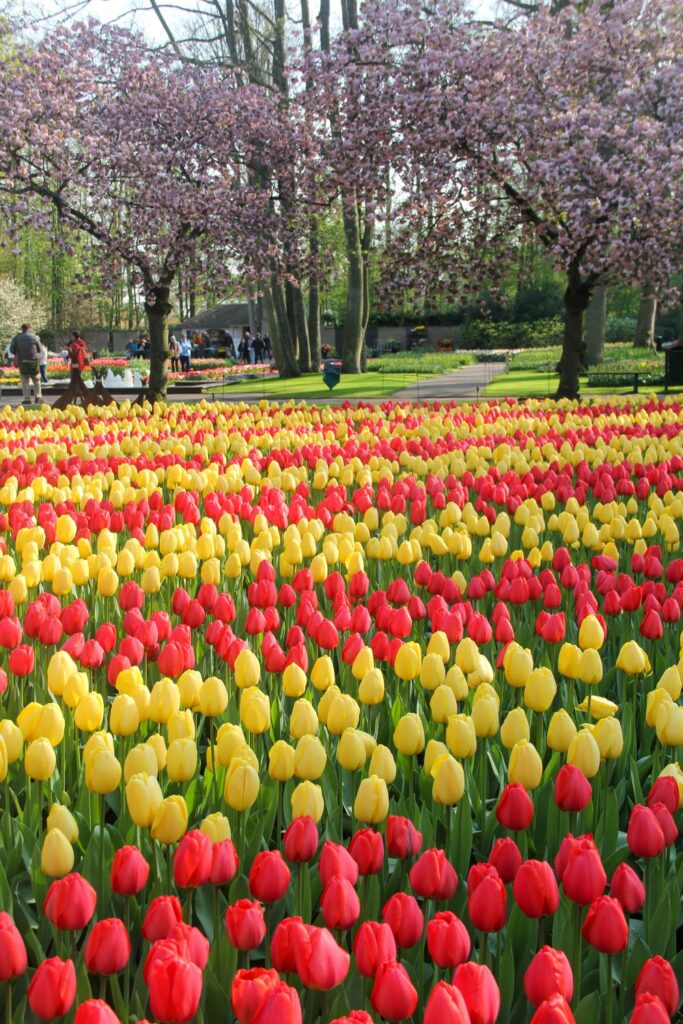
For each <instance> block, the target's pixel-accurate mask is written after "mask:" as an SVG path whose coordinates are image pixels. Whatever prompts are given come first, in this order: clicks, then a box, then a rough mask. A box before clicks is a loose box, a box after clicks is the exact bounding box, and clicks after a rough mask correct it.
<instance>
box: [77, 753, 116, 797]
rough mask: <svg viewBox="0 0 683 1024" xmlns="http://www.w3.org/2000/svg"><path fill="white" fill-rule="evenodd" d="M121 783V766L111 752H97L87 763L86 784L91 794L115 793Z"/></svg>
mask: <svg viewBox="0 0 683 1024" xmlns="http://www.w3.org/2000/svg"><path fill="white" fill-rule="evenodd" d="M120 781H121V765H120V763H119V762H118V760H117V759H116V755H115V754H114V753H112V751H111V750H97V751H95V753H94V754H93V755H92V757H90V758H88V760H87V761H86V762H85V784H86V786H87V787H88V789H89V790H90V792H91V793H98V794H99V795H100V796H105V795H106V794H107V793H113V791H114V790H115V789H116V787H117V786H118V784H119V782H120Z"/></svg>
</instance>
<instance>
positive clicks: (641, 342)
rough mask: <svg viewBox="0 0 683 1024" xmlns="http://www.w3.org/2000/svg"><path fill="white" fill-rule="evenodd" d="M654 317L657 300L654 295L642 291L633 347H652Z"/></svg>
mask: <svg viewBox="0 0 683 1024" xmlns="http://www.w3.org/2000/svg"><path fill="white" fill-rule="evenodd" d="M656 318H657V300H656V298H655V297H654V295H650V294H648V293H647V292H646V291H643V293H642V294H641V296H640V306H639V307H638V320H637V322H636V338H635V342H634V347H635V348H654V344H655V320H656Z"/></svg>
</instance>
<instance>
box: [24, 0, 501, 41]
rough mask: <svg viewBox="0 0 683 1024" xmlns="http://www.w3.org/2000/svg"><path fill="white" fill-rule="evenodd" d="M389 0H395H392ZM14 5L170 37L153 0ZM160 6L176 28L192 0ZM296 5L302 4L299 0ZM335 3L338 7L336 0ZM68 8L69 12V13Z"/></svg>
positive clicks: (487, 2) (28, 0) (489, 0)
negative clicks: (87, 18) (153, 6)
mask: <svg viewBox="0 0 683 1024" xmlns="http://www.w3.org/2000/svg"><path fill="white" fill-rule="evenodd" d="M387 2H388V3H391V0H387ZM167 5H168V6H167ZM11 6H12V7H13V8H14V9H15V10H17V11H19V12H21V13H22V14H23V16H24V17H25V18H26V19H27V20H31V19H32V18H33V16H34V15H35V14H36V12H37V11H42V13H43V16H44V17H46V18H49V19H50V20H52V19H53V18H54V19H55V21H57V20H62V19H64V18H65V17H69V16H70V17H72V18H74V17H75V18H83V17H87V16H92V17H94V18H96V19H97V20H98V21H102V22H105V23H109V22H114V21H115V22H117V23H119V24H121V25H124V26H126V27H136V28H138V29H140V30H141V31H143V32H144V33H145V35H146V36H147V37H148V38H149V39H150V41H151V42H164V41H165V40H166V36H165V34H164V32H163V29H162V28H161V26H160V24H159V20H158V18H157V16H156V14H155V13H154V11H153V10H152V5H151V3H150V0H38V2H36V0H11ZM159 6H160V7H161V9H162V13H163V15H164V17H165V18H166V20H167V21H168V23H169V25H170V27H171V29H172V30H174V31H175V30H176V29H177V28H178V27H179V26H180V25H182V24H183V22H184V20H186V15H184V14H183V13H182V12H180V11H178V10H177V9H175V8H177V7H179V6H187V7H191V6H192V0H166V2H164V0H159ZM294 6H295V8H298V3H296V4H295V5H294ZM332 6H333V8H334V6H335V5H334V3H333V5H332ZM471 6H472V7H473V8H474V9H475V10H477V11H479V12H480V13H481V14H482V15H483V16H490V14H491V12H492V10H493V8H494V6H495V0H472V3H471ZM65 11H66V12H69V13H67V14H66V15H65V13H64V12H65ZM315 13H316V0H312V2H311V15H312V16H313V17H315Z"/></svg>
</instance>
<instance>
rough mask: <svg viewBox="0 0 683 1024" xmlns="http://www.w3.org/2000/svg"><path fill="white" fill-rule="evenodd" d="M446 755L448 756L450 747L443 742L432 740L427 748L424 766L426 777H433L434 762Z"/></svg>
mask: <svg viewBox="0 0 683 1024" xmlns="http://www.w3.org/2000/svg"><path fill="white" fill-rule="evenodd" d="M446 754H448V747H447V746H446V744H445V743H442V742H441V740H430V741H429V743H428V744H427V746H426V747H425V756H424V762H423V765H422V767H423V769H424V772H425V775H431V773H432V767H433V765H434V762H435V761H437V760H438V759H439V758H440V757H445V755H446Z"/></svg>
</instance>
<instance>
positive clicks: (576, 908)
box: [572, 903, 583, 1006]
mask: <svg viewBox="0 0 683 1024" xmlns="http://www.w3.org/2000/svg"><path fill="white" fill-rule="evenodd" d="M572 918H573V932H574V934H573V940H574V941H573V949H572V953H573V957H574V963H573V965H572V967H573V971H574V1006H578V1004H579V1003H580V1002H581V924H582V921H583V907H582V906H581V905H580V904H579V903H575V904H574V905H573V906H572Z"/></svg>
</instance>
